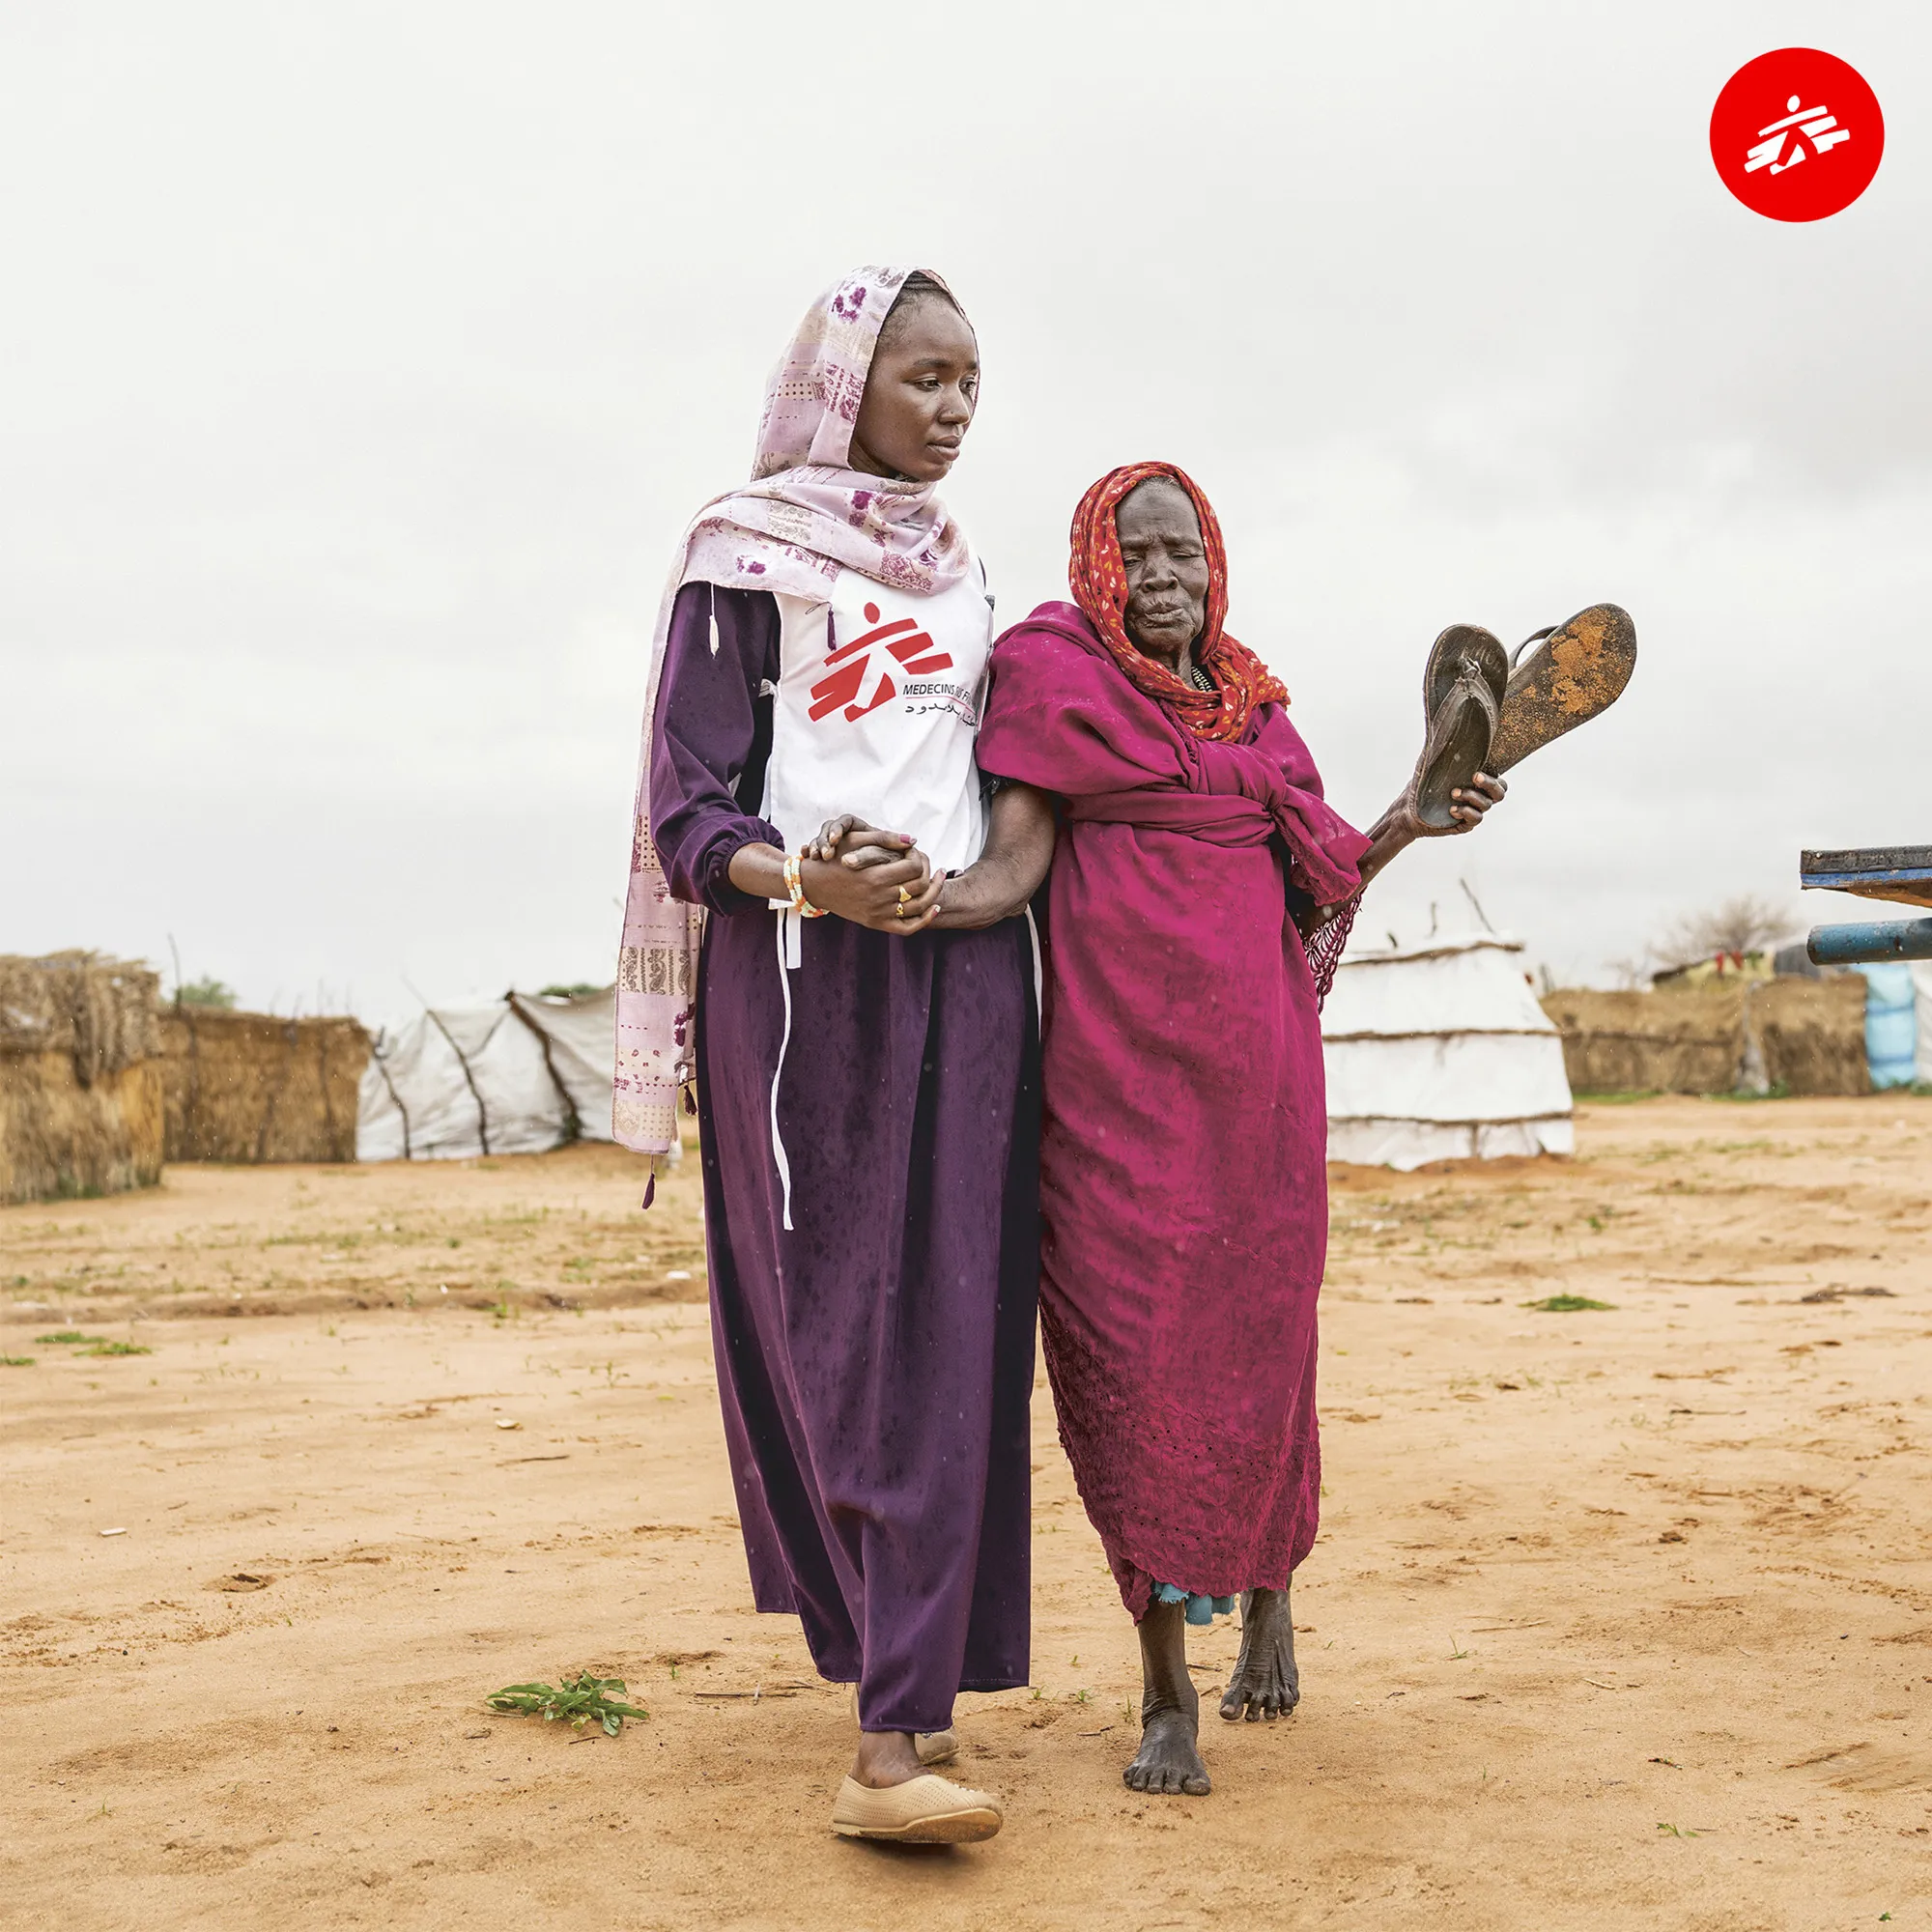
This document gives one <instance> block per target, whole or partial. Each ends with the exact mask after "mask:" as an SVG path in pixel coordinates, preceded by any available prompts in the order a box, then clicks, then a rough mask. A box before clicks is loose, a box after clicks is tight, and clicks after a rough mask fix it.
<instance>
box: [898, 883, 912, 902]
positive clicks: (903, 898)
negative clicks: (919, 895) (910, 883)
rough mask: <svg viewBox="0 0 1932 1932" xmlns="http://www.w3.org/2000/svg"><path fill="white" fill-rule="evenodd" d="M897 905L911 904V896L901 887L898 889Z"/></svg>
mask: <svg viewBox="0 0 1932 1932" xmlns="http://www.w3.org/2000/svg"><path fill="white" fill-rule="evenodd" d="M899 904H900V905H911V904H912V895H911V894H910V893H909V892H907V891H906V889H905V888H904V887H903V886H901V887H900V888H899Z"/></svg>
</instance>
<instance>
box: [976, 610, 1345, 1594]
mask: <svg viewBox="0 0 1932 1932" xmlns="http://www.w3.org/2000/svg"><path fill="white" fill-rule="evenodd" d="M979 756H980V765H981V768H982V769H983V770H985V771H986V772H988V773H990V774H994V775H996V776H998V777H1002V778H1008V779H1018V780H1022V781H1025V782H1026V783H1028V784H1032V785H1037V786H1039V787H1040V788H1041V789H1043V790H1045V791H1048V792H1052V793H1054V794H1055V795H1056V796H1057V797H1058V798H1059V799H1060V800H1062V801H1063V804H1064V810H1063V814H1062V826H1061V834H1060V840H1059V845H1058V847H1057V850H1056V852H1055V855H1054V861H1053V869H1052V872H1051V874H1050V875H1049V878H1048V882H1047V890H1046V902H1047V912H1048V917H1047V921H1046V994H1045V1006H1044V1037H1043V1052H1044V1065H1043V1069H1042V1082H1043V1086H1042V1095H1043V1105H1044V1119H1043V1125H1042V1131H1041V1150H1040V1212H1041V1272H1040V1314H1041V1325H1042V1330H1043V1335H1044V1341H1045V1350H1046V1362H1047V1369H1048V1372H1049V1374H1050V1376H1051V1378H1052V1381H1053V1393H1054V1401H1055V1405H1056V1406H1057V1408H1058V1410H1059V1416H1060V1434H1061V1440H1062V1442H1063V1443H1064V1444H1065V1448H1066V1454H1067V1458H1068V1460H1069V1461H1070V1462H1071V1463H1072V1465H1073V1472H1074V1475H1075V1477H1076V1479H1077V1480H1078V1482H1079V1485H1080V1494H1081V1499H1082V1501H1083V1502H1084V1503H1085V1504H1086V1507H1087V1513H1088V1515H1089V1517H1090V1518H1091V1519H1092V1520H1093V1522H1094V1527H1095V1528H1096V1529H1097V1530H1098V1531H1099V1533H1100V1539H1101V1542H1102V1543H1103V1544H1104V1545H1105V1547H1106V1551H1107V1559H1108V1561H1109V1562H1110V1563H1111V1564H1112V1566H1113V1570H1114V1576H1115V1579H1116V1581H1117V1582H1118V1583H1119V1584H1120V1588H1121V1595H1122V1599H1123V1600H1124V1602H1125V1604H1126V1606H1127V1608H1128V1610H1129V1611H1130V1612H1131V1613H1132V1614H1133V1615H1134V1617H1135V1618H1136V1619H1138V1618H1139V1617H1141V1616H1142V1615H1144V1614H1145V1612H1146V1610H1147V1607H1148V1603H1149V1600H1150V1596H1151V1593H1152V1591H1153V1590H1154V1588H1155V1587H1156V1586H1157V1585H1170V1586H1173V1587H1174V1588H1176V1589H1178V1590H1180V1591H1184V1592H1186V1593H1188V1594H1189V1595H1200V1596H1205V1597H1224V1596H1229V1595H1232V1594H1234V1593H1235V1592H1236V1591H1240V1590H1245V1589H1251V1588H1257V1587H1265V1588H1277V1589H1278V1588H1281V1587H1283V1586H1285V1585H1286V1584H1287V1582H1288V1579H1289V1575H1290V1573H1291V1572H1292V1571H1293V1568H1294V1566H1295V1565H1296V1564H1297V1563H1299V1562H1300V1561H1301V1559H1302V1558H1303V1557H1304V1556H1305V1555H1306V1554H1307V1553H1308V1550H1309V1548H1310V1546H1311V1545H1312V1544H1313V1543H1314V1540H1315V1530H1316V1522H1317V1516H1318V1507H1319V1498H1320V1493H1321V1450H1320V1445H1319V1441H1318V1437H1317V1432H1316V1417H1315V1303H1316V1295H1317V1292H1318V1290H1319V1289H1320V1287H1321V1269H1322V1264H1323V1261H1324V1258H1325V1254H1326V1248H1327V1236H1328V1198H1327V1167H1326V1142H1327V1117H1326V1108H1325V1104H1324V1094H1323V1085H1322V1069H1321V1028H1320V1023H1319V1019H1318V1014H1317V999H1316V991H1315V982H1314V980H1313V977H1312V976H1311V973H1310V970H1309V965H1308V960H1307V957H1306V955H1305V952H1304V950H1303V946H1302V942H1301V937H1300V934H1299V932H1298V931H1297V929H1296V926H1295V924H1294V922H1293V917H1292V916H1291V904H1292V902H1293V904H1299V905H1302V906H1306V905H1308V904H1310V903H1313V904H1321V905H1329V904H1334V903H1336V902H1338V901H1340V900H1342V899H1345V898H1347V897H1348V896H1349V895H1350V894H1351V893H1353V892H1354V890H1355V889H1356V886H1357V884H1358V882H1359V881H1358V874H1357V871H1356V862H1357V861H1358V860H1359V859H1360V857H1361V855H1362V854H1363V853H1364V852H1365V851H1366V850H1367V849H1368V842H1369V841H1368V840H1367V839H1366V838H1363V836H1362V835H1361V834H1360V833H1359V832H1356V831H1355V830H1353V828H1351V827H1350V826H1349V825H1348V824H1347V823H1345V822H1344V821H1343V819H1342V818H1341V817H1340V816H1338V815H1337V813H1336V812H1334V811H1333V810H1331V809H1330V808H1329V807H1328V806H1327V805H1326V804H1325V803H1324V802H1323V800H1322V796H1321V778H1320V777H1319V775H1318V774H1317V772H1316V769H1315V764H1314V760H1313V759H1312V758H1311V757H1310V756H1309V754H1308V749H1307V747H1306V746H1305V745H1303V743H1302V742H1301V737H1300V734H1299V733H1298V732H1297V731H1296V730H1295V728H1294V726H1293V725H1291V724H1290V723H1289V720H1288V714H1287V711H1286V709H1285V708H1284V707H1283V706H1281V705H1278V704H1265V705H1262V706H1260V707H1259V708H1258V709H1257V710H1256V712H1255V714H1254V716H1253V718H1252V719H1251V720H1250V722H1249V725H1248V727H1247V730H1246V732H1245V734H1244V736H1243V739H1242V741H1241V742H1240V743H1238V744H1216V743H1212V742H1209V741H1206V740H1203V739H1201V738H1198V737H1196V736H1195V735H1194V734H1193V733H1192V732H1191V731H1189V730H1187V729H1186V728H1185V727H1184V726H1183V725H1180V724H1179V723H1178V722H1177V721H1176V719H1175V718H1174V716H1173V714H1172V713H1171V712H1169V711H1168V710H1167V709H1166V707H1165V706H1163V705H1161V704H1160V703H1158V702H1157V701H1155V700H1154V699H1152V698H1151V697H1148V696H1144V695H1143V694H1142V693H1141V692H1139V691H1138V690H1137V689H1136V688H1135V687H1134V686H1133V685H1132V684H1130V683H1129V682H1128V680H1127V679H1126V678H1125V677H1124V676H1123V675H1122V672H1121V670H1120V669H1119V668H1118V667H1117V666H1116V665H1115V663H1114V661H1113V659H1112V658H1111V657H1110V656H1109V655H1108V653H1107V651H1106V648H1105V647H1104V645H1102V644H1101V642H1100V640H1099V639H1098V638H1097V636H1096V635H1095V634H1094V630H1093V628H1092V627H1091V626H1090V625H1089V624H1088V622H1087V620H1086V618H1085V617H1083V616H1082V615H1081V613H1080V611H1078V610H1077V609H1076V608H1075V607H1074V606H1073V605H1070V604H1047V605H1043V606H1042V607H1041V608H1040V609H1039V610H1037V611H1035V612H1034V614H1033V615H1032V616H1031V617H1030V618H1028V619H1027V620H1026V621H1025V622H1024V623H1022V624H1019V625H1016V626H1015V627H1014V628H1013V629H1012V630H1010V631H1009V632H1008V633H1007V634H1006V636H1005V637H1004V638H1002V639H1000V641H999V644H998V645H997V646H996V648H995V651H994V656H993V686H992V693H991V696H990V698H989V700H988V705H987V710H986V716H985V724H984V726H983V728H982V729H981V732H980V743H979Z"/></svg>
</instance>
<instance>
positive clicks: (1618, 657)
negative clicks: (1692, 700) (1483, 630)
mask: <svg viewBox="0 0 1932 1932" xmlns="http://www.w3.org/2000/svg"><path fill="white" fill-rule="evenodd" d="M1531 644H1534V645H1536V649H1535V650H1534V651H1533V652H1531V653H1530V655H1529V656H1528V657H1527V658H1523V657H1522V654H1523V652H1524V651H1526V650H1528V649H1529V646H1530V645H1531ZM1517 656H1518V657H1519V658H1522V662H1521V663H1520V664H1519V665H1518V666H1517V668H1516V669H1515V670H1514V671H1512V672H1511V673H1510V680H1509V688H1508V690H1507V691H1505V692H1504V694H1503V701H1502V712H1501V716H1500V717H1499V718H1498V719H1497V720H1496V731H1495V741H1494V743H1493V744H1492V746H1491V747H1490V762H1489V763H1488V764H1487V765H1485V766H1484V767H1483V769H1484V770H1485V771H1487V772H1492V773H1494V774H1497V775H1500V774H1502V773H1503V772H1506V771H1508V770H1509V769H1510V767H1511V766H1512V765H1520V763H1521V762H1522V761H1523V759H1525V758H1526V757H1528V756H1529V754H1530V753H1532V752H1535V751H1540V750H1541V749H1542V748H1543V747H1544V746H1545V745H1547V744H1548V743H1549V742H1550V740H1551V739H1553V738H1560V737H1562V735H1563V734H1564V732H1566V731H1574V730H1575V729H1576V728H1577V725H1583V724H1587V723H1588V722H1589V721H1590V720H1591V719H1592V718H1594V717H1595V716H1596V715H1597V713H1598V712H1600V711H1607V710H1608V709H1609V708H1610V706H1611V705H1612V704H1614V703H1615V702H1616V701H1617V699H1618V698H1619V697H1621V696H1623V689H1624V686H1625V685H1627V684H1628V683H1629V682H1630V681H1631V672H1632V671H1633V670H1634V669H1635V668H1636V626H1635V625H1634V623H1632V622H1631V618H1630V612H1629V611H1621V610H1619V609H1618V608H1617V606H1616V605H1614V604H1592V605H1591V606H1590V608H1589V609H1588V610H1587V611H1577V614H1576V615H1575V616H1574V617H1572V618H1571V619H1570V621H1569V622H1568V623H1567V624H1558V625H1554V626H1552V627H1551V628H1550V629H1549V630H1547V631H1537V632H1535V633H1533V634H1532V635H1531V636H1530V637H1527V638H1525V639H1523V641H1522V642H1521V644H1520V645H1519V646H1518V647H1517Z"/></svg>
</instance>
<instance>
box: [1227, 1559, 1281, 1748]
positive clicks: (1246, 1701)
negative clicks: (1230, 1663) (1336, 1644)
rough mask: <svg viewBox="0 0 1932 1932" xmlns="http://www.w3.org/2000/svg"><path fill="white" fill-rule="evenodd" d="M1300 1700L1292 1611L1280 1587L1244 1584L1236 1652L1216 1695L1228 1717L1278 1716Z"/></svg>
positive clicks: (1249, 1720)
mask: <svg viewBox="0 0 1932 1932" xmlns="http://www.w3.org/2000/svg"><path fill="white" fill-rule="evenodd" d="M1300 1701H1301V1676H1300V1673H1299V1672H1298V1671H1297V1670H1296V1669H1295V1667H1294V1617H1293V1611H1291V1610H1290V1608H1289V1607H1288V1592H1287V1591H1286V1590H1249V1591H1248V1592H1246V1594H1245V1595H1243V1597H1242V1598H1241V1655H1240V1657H1239V1659H1238V1660H1237V1661H1236V1664H1235V1674H1234V1676H1233V1677H1232V1678H1230V1679H1229V1680H1228V1688H1227V1690H1226V1691H1225V1692H1223V1694H1222V1697H1221V1715H1222V1717H1224V1718H1226V1719H1228V1720H1229V1721H1230V1722H1233V1721H1234V1720H1235V1719H1237V1718H1240V1717H1243V1716H1245V1717H1246V1719H1247V1720H1248V1722H1249V1723H1253V1722H1254V1721H1255V1719H1257V1718H1266V1719H1270V1720H1272V1719H1276V1718H1283V1717H1286V1716H1287V1715H1288V1713H1289V1712H1291V1711H1292V1710H1293V1709H1294V1707H1295V1706H1296V1705H1297V1704H1298V1703H1300Z"/></svg>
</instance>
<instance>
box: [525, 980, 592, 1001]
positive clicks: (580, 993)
mask: <svg viewBox="0 0 1932 1932" xmlns="http://www.w3.org/2000/svg"><path fill="white" fill-rule="evenodd" d="M603 990H604V988H603V987H602V986H593V985H592V984H591V983H590V982H589V981H588V980H578V981H577V983H576V984H575V985H570V986H539V987H538V988H537V998H538V999H540V1000H587V999H588V998H589V997H590V995H591V994H592V993H601V992H602V991H603Z"/></svg>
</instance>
